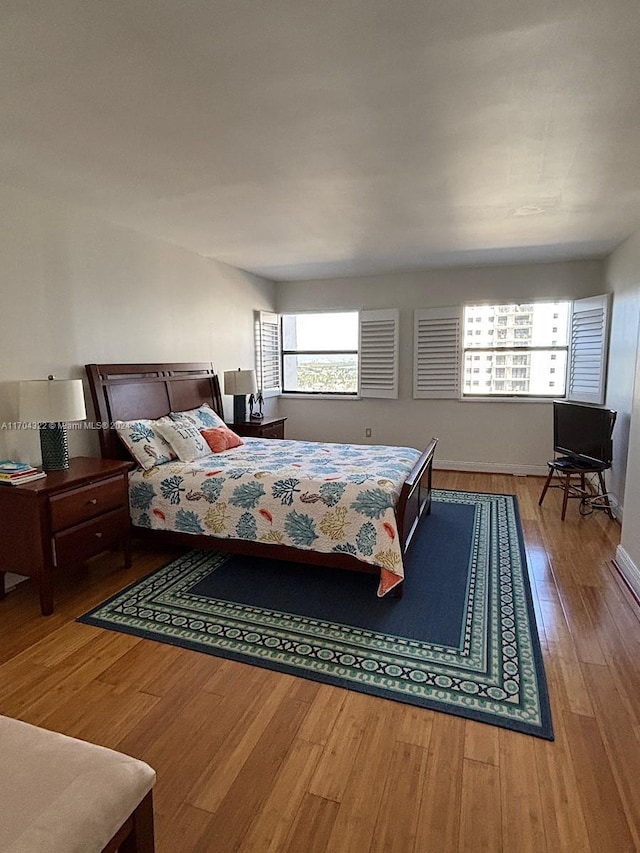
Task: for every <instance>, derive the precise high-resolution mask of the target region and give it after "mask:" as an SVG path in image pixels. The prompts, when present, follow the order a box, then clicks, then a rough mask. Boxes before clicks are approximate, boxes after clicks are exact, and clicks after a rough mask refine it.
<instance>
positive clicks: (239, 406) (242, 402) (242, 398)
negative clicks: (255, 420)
mask: <svg viewBox="0 0 640 853" xmlns="http://www.w3.org/2000/svg"><path fill="white" fill-rule="evenodd" d="M246 419H247V395H246V394H234V395H233V422H234V423H236V424H242V423H244V422H245V421H246Z"/></svg>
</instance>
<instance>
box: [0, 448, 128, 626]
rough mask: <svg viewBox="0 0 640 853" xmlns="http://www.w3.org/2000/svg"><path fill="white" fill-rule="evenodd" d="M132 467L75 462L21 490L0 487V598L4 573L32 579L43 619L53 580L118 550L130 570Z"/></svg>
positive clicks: (110, 462)
mask: <svg viewBox="0 0 640 853" xmlns="http://www.w3.org/2000/svg"><path fill="white" fill-rule="evenodd" d="M132 467H133V466H132V463H130V462H120V461H117V460H110V459H89V458H85V457H77V458H75V459H72V460H71V463H70V466H69V468H67V469H66V470H65V471H51V472H50V473H49V474H47V476H46V477H45V478H44V479H42V480H34V481H33V482H31V483H25V484H24V485H23V486H10V485H4V484H3V485H0V598H3V597H4V573H5V572H15V573H16V574H19V575H26V576H27V577H32V578H36V580H37V581H38V586H39V589H40V609H41V610H42V613H43V615H48V614H50V613H53V576H54V573H55V572H57V571H64V570H65V569H67V568H72V567H75V566H78V565H80V564H81V563H83V562H84V561H85V560H88V559H89V557H95V556H96V554H99V553H100V552H101V551H106V550H107V549H108V548H112V547H114V546H120V547H121V548H122V550H123V554H124V562H125V567H127V568H128V567H129V566H130V565H131V542H130V537H131V522H130V518H129V497H128V488H127V474H128V472H129V470H130V469H131V468H132Z"/></svg>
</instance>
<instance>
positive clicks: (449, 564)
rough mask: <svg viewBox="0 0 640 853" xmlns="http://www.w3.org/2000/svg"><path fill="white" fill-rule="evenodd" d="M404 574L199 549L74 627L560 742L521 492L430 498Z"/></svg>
mask: <svg viewBox="0 0 640 853" xmlns="http://www.w3.org/2000/svg"><path fill="white" fill-rule="evenodd" d="M405 575H406V580H405V591H404V596H403V598H401V599H395V598H391V597H389V596H386V597H385V598H382V599H380V598H378V597H377V596H376V588H377V583H378V580H377V577H375V576H373V575H363V574H359V573H351V572H344V571H337V570H331V569H326V568H322V567H311V566H298V565H292V564H289V563H284V562H280V561H275V560H258V559H255V558H249V557H241V556H238V555H234V556H228V555H225V554H220V553H212V552H209V551H191V552H190V553H188V554H186V555H185V556H183V557H180V558H178V559H177V560H174V561H173V562H171V563H169V564H168V565H166V566H164V567H162V568H161V569H158V570H157V571H156V572H154V573H153V574H152V575H150V576H149V577H147V578H145V579H143V580H141V581H138V582H136V583H135V584H133V585H132V586H130V587H129V588H128V589H126V590H124V591H123V592H120V593H118V594H117V595H115V596H113V597H112V598H111V599H109V600H108V601H106V602H105V603H103V604H101V605H100V606H99V607H96V608H95V609H94V610H92V611H91V612H90V613H87V614H85V615H84V616H82V617H81V618H80V620H79V621H81V622H85V623H88V624H90V625H98V626H100V627H103V628H109V629H112V630H115V631H122V632H125V633H129V634H134V635H136V636H140V637H146V638H150V639H154V640H158V641H160V642H165V643H171V644H173V645H177V646H182V647H185V648H189V649H194V650H196V651H200V652H206V653H209V654H213V655H219V656H221V657H225V658H231V659H233V660H237V661H243V662H245V663H249V664H254V665H256V666H264V667H268V668H270V669H275V670H279V671H281V672H287V673H291V674H293V675H298V676H301V677H303V678H311V679H315V680H317V681H323V682H327V683H329V684H334V685H337V686H339V687H344V688H347V689H350V690H359V691H361V692H363V693H371V694H373V695H376V696H382V697H385V698H387V699H394V700H397V701H399V702H407V703H409V704H412V705H419V706H422V707H425V708H432V709H435V710H438V711H444V712H447V713H450V714H458V715H459V716H462V717H468V718H471V719H474V720H480V721H482V722H486V723H491V724H493V725H497V726H503V727H505V728H509V729H514V730H516V731H520V732H525V733H527V734H532V735H537V736H539V737H543V738H547V739H550V740H551V739H553V731H552V726H551V714H550V709H549V697H548V694H547V686H546V681H545V674H544V667H543V663H542V655H541V652H540V643H539V639H538V634H537V630H536V623H535V615H534V611H533V604H532V599H531V590H530V587H529V579H528V576H527V566H526V558H525V551H524V545H523V540H522V532H521V528H520V521H519V517H518V508H517V503H516V499H515V497H514V496H512V495H494V494H481V493H472V492H456V491H444V490H436V491H435V492H434V502H433V507H432V512H431V515H430V516H427V517H426V518H425V519H424V520H423V522H422V523H421V525H420V529H419V531H418V537H417V539H416V541H415V543H414V545H413V547H412V550H411V553H410V556H409V559H408V560H407V565H406V566H405Z"/></svg>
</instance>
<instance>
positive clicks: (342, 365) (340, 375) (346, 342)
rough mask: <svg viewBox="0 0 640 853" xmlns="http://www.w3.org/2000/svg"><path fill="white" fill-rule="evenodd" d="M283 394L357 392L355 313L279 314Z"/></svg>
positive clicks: (356, 326) (356, 315)
mask: <svg viewBox="0 0 640 853" xmlns="http://www.w3.org/2000/svg"><path fill="white" fill-rule="evenodd" d="M282 390H283V391H284V393H285V394H354V395H355V394H357V393H358V312H357V311H345V312H343V313H338V312H323V313H321V314H283V315H282Z"/></svg>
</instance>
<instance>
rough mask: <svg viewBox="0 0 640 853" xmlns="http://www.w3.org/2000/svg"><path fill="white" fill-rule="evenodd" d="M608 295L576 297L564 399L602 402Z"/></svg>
mask: <svg viewBox="0 0 640 853" xmlns="http://www.w3.org/2000/svg"><path fill="white" fill-rule="evenodd" d="M609 303H610V297H609V295H608V294H604V295H602V296H590V297H588V298H587V299H578V300H576V301H575V302H574V303H573V307H572V314H571V339H570V347H569V364H568V376H567V400H571V401H573V402H576V403H596V404H598V405H602V403H604V393H605V381H606V369H607V349H608V343H609Z"/></svg>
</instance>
